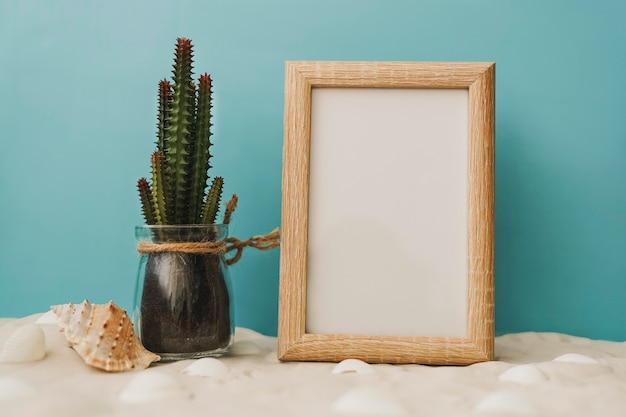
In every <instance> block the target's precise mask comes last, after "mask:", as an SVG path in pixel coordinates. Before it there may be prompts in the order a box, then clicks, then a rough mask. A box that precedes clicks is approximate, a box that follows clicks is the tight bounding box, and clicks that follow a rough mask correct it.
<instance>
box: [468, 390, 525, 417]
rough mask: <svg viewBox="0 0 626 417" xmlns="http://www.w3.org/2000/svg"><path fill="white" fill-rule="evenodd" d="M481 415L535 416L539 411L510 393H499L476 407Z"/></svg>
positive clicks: (485, 399) (486, 398)
mask: <svg viewBox="0 0 626 417" xmlns="http://www.w3.org/2000/svg"><path fill="white" fill-rule="evenodd" d="M474 409H475V411H476V412H478V413H481V414H489V415H494V416H502V415H513V416H535V415H537V410H536V409H535V407H533V406H532V404H530V403H529V402H528V401H526V400H524V398H522V397H520V396H519V395H517V394H514V393H512V392H508V391H497V392H494V393H491V394H489V395H487V396H486V397H485V398H483V400H482V401H480V402H479V403H478V404H476V406H475V407H474Z"/></svg>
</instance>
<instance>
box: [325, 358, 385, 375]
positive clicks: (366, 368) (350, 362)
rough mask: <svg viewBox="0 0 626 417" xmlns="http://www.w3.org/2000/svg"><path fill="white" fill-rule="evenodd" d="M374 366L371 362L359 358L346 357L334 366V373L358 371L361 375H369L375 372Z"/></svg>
mask: <svg viewBox="0 0 626 417" xmlns="http://www.w3.org/2000/svg"><path fill="white" fill-rule="evenodd" d="M375 372H376V371H374V367H373V366H372V365H370V364H369V363H366V362H363V361H362V360H359V359H346V360H343V361H341V362H339V363H338V364H337V365H336V366H335V367H334V368H333V374H335V375H336V374H346V373H357V374H359V375H368V374H373V373H375Z"/></svg>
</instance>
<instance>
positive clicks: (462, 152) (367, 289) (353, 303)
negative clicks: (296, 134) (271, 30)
mask: <svg viewBox="0 0 626 417" xmlns="http://www.w3.org/2000/svg"><path fill="white" fill-rule="evenodd" d="M467 100H468V94H467V90H466V89H446V90H442V89H380V88H314V89H313V90H312V98H311V156H310V186H309V187H310V188H309V241H308V253H307V256H308V259H309V263H308V270H307V311H306V313H307V315H306V318H307V319H306V331H307V332H308V333H327V334H350V333H352V334H360V335H368V334H369V335H376V336H404V335H409V336H421V335H425V334H428V335H432V336H446V337H465V336H466V334H467V329H466V310H467V297H466V294H467V285H466V278H465V277H466V276H467V207H466V204H463V202H464V201H465V200H466V196H467V139H466V138H467V134H468V131H467ZM338 179H341V180H338ZM347 242H349V244H347ZM398 289H402V291H398ZM412 317H420V318H428V319H419V320H415V319H411V318H412Z"/></svg>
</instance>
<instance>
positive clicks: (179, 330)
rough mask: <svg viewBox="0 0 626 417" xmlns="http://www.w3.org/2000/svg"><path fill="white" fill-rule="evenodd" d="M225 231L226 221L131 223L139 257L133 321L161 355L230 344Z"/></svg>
mask: <svg viewBox="0 0 626 417" xmlns="http://www.w3.org/2000/svg"><path fill="white" fill-rule="evenodd" d="M227 235H228V225H225V224H224V225H215V224H212V225H173V226H137V227H136V228H135V236H136V238H137V241H138V244H139V246H138V249H139V252H140V253H141V258H140V260H139V272H138V275H137V286H136V288H135V300H134V307H133V314H132V316H133V322H134V323H135V330H136V331H137V334H138V336H139V338H140V340H141V342H142V344H143V345H144V347H145V348H146V349H148V350H149V351H151V352H154V353H156V354H158V355H159V356H161V360H162V361H172V360H180V359H195V358H202V357H206V356H220V355H222V354H224V353H226V352H227V351H228V349H229V348H230V347H231V345H232V343H233V335H234V330H235V324H234V314H233V313H234V305H233V300H232V286H231V281H230V276H229V273H228V268H227V266H226V263H225V261H224V254H223V252H224V251H223V248H224V246H223V245H224V242H223V241H224V239H225V238H226V237H227ZM212 245H213V246H212ZM220 245H222V250H220V249H219V246H220ZM207 247H208V249H207ZM194 248H195V249H194Z"/></svg>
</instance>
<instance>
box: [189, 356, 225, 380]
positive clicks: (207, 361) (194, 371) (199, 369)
mask: <svg viewBox="0 0 626 417" xmlns="http://www.w3.org/2000/svg"><path fill="white" fill-rule="evenodd" d="M181 372H182V373H184V374H187V375H192V376H202V377H209V378H222V377H223V376H225V375H226V374H228V372H230V369H229V368H228V366H226V365H225V364H224V362H222V361H220V360H219V359H215V358H202V359H198V360H195V361H193V363H192V364H191V365H189V366H188V367H186V368H185V369H183V370H182V371H181Z"/></svg>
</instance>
